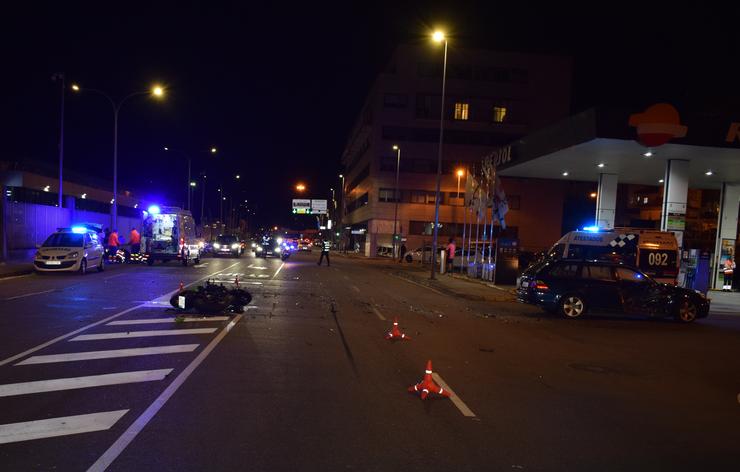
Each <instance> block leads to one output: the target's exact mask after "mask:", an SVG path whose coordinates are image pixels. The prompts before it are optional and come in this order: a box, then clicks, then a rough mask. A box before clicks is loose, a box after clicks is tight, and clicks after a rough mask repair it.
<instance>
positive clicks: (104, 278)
mask: <svg viewBox="0 0 740 472" xmlns="http://www.w3.org/2000/svg"><path fill="white" fill-rule="evenodd" d="M126 274H127V273H126V272H124V273H123V274H116V275H111V276H110V277H103V280H110V279H115V278H116V277H121V276H123V275H126Z"/></svg>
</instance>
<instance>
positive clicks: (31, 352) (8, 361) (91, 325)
mask: <svg viewBox="0 0 740 472" xmlns="http://www.w3.org/2000/svg"><path fill="white" fill-rule="evenodd" d="M237 264H239V263H238V262H235V263H234V264H232V265H230V266H228V267H226V268H225V269H221V270H219V271H216V272H213V273H211V274H208V275H206V276H205V277H201V278H199V279H198V280H196V281H194V282H191V283H189V284H187V285H186V287H189V286H191V285H195V284H197V283H198V282H201V281H203V280H206V279H207V278H209V277H213V276H214V275H216V274H220V273H221V272H223V271H225V270H228V269H230V268H232V267H234V266H235V265H237ZM177 291H178V290H173V291H172V292H170V293H169V294H166V295H165V296H167V301H169V297H171V296H172V295H173V294H175V293H176V292H177ZM151 303H155V301H154V300H149V301H147V302H146V303H142V304H140V305H136V306H132V307H131V308H127V309H125V310H123V311H119V312H118V313H116V314H115V315H111V316H109V317H108V318H104V319H102V320H100V321H96V322H94V323H90V324H89V325H87V326H83V327H82V328H78V329H76V330H74V331H72V332H69V333H67V334H63V335H61V336H58V337H56V338H54V339H52V340H50V341H46V342H45V343H41V344H39V345H38V346H35V347H32V348H31V349H27V350H25V351H23V352H21V353H20V354H16V355H14V356H10V357H8V358H7V359H3V360H2V361H0V366H4V365H5V364H10V363H11V362H13V361H16V360H18V359H20V358H21V357H25V356H27V355H29V354H33V353H34V352H36V351H39V350H41V349H44V348H46V347H49V346H51V345H52V344H54V343H57V342H59V341H62V340H64V339H67V338H69V337H72V336H74V335H75V334H77V333H81V332H83V331H85V330H87V329H90V328H92V327H94V326H98V325H100V324H103V323H107V322H108V321H111V320H114V319H116V318H118V317H119V316H123V315H125V314H126V313H128V312H131V311H134V310H137V309H139V308H143V307H145V306H150V304H151Z"/></svg>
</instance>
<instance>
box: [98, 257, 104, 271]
mask: <svg viewBox="0 0 740 472" xmlns="http://www.w3.org/2000/svg"><path fill="white" fill-rule="evenodd" d="M104 270H105V262H104V261H103V258H102V257H101V258H100V264H98V272H103V271H104Z"/></svg>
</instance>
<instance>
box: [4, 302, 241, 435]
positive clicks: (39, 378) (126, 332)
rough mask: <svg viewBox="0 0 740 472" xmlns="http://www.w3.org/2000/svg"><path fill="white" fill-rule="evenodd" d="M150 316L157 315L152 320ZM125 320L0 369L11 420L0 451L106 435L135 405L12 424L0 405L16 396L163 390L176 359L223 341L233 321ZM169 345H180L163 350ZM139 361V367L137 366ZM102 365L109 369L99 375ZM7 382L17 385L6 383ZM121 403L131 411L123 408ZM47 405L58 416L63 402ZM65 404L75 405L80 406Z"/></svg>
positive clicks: (146, 309)
mask: <svg viewBox="0 0 740 472" xmlns="http://www.w3.org/2000/svg"><path fill="white" fill-rule="evenodd" d="M157 314H159V315H160V316H158V317H154V316H155V315H157ZM126 315H127V316H126V318H125V319H115V320H110V321H108V322H106V323H103V324H99V325H96V326H93V327H92V328H91V329H90V330H88V331H90V332H81V333H79V334H77V335H76V336H73V337H69V338H67V339H63V340H61V341H59V342H56V343H51V344H49V345H47V346H45V347H44V348H43V349H41V350H39V351H38V352H34V353H33V355H31V356H29V357H26V358H23V357H20V358H18V359H17V361H16V362H15V363H12V364H6V365H4V366H2V367H0V379H4V380H5V382H3V380H0V382H3V383H2V384H0V412H3V413H0V418H2V419H5V420H6V421H7V420H8V419H12V420H14V421H9V422H6V423H5V424H0V445H2V444H9V443H16V442H21V441H31V440H38V439H44V438H52V437H61V436H72V435H77V434H82V433H91V432H99V431H107V430H109V429H111V428H113V427H114V426H115V425H116V424H117V423H118V422H119V421H120V420H121V419H122V418H126V417H127V415H128V416H130V412H131V411H135V410H137V409H139V410H140V409H141V405H138V404H136V403H135V400H134V399H129V398H125V399H124V400H120V399H118V400H117V401H111V402H110V404H109V405H108V406H110V407H113V408H105V403H106V402H105V400H103V401H100V402H95V405H96V406H99V408H100V409H101V410H103V411H58V412H57V415H53V416H52V415H49V414H44V415H41V416H42V417H37V418H17V417H16V415H17V414H19V413H15V412H12V411H9V409H8V408H5V409H4V406H3V402H4V401H10V399H12V398H13V397H16V398H17V397H21V398H23V399H26V398H28V399H29V400H28V402H30V401H31V400H30V399H32V398H39V397H43V396H44V395H53V394H54V393H53V392H68V393H67V394H68V395H75V393H74V391H78V392H80V391H81V392H84V391H86V390H87V389H93V388H105V389H113V388H116V386H119V388H121V386H127V387H126V388H127V389H130V388H136V387H135V386H136V385H142V384H162V385H163V387H162V388H165V384H164V383H163V382H164V381H165V379H168V378H170V379H171V378H172V376H173V374H174V373H175V371H176V369H178V368H179V366H182V365H183V362H182V359H180V360H179V361H176V359H179V357H175V356H186V355H191V356H193V355H195V354H196V353H197V351H198V350H199V348H202V347H203V345H204V344H208V341H211V339H212V338H213V336H214V335H216V332H217V331H219V330H220V331H222V333H221V334H219V335H218V336H217V337H220V336H223V335H224V334H225V331H227V328H228V329H230V328H231V326H233V324H234V321H232V322H231V323H229V325H228V326H227V327H224V323H226V322H228V321H230V320H232V317H230V316H213V317H200V316H194V317H186V318H185V319H178V320H176V319H175V318H174V317H161V311H159V310H155V309H153V307H151V306H146V305H142V306H141V307H140V308H139V309H137V310H129V311H127V312H126ZM181 322H182V323H181ZM75 334H76V333H75ZM172 339H178V340H179V339H183V340H186V342H183V343H177V344H172V343H171V341H170V344H166V343H167V342H168V340H172ZM209 346H210V344H209ZM201 351H202V349H201ZM201 354H202V352H201ZM199 357H200V356H199ZM143 363H145V364H146V365H147V368H146V369H140V368H137V367H141V366H142V364H143ZM101 366H104V367H105V369H106V370H108V371H106V372H100V370H101ZM24 369H32V370H24ZM85 370H88V371H89V372H85ZM70 374H73V375H70ZM29 377H36V378H29ZM10 379H12V380H22V381H8V380H10ZM127 391H130V390H127ZM105 392H106V393H105V394H104V395H100V398H103V399H108V398H109V397H111V396H113V393H112V392H113V391H111V390H105ZM126 401H128V402H130V403H131V405H130V406H128V405H125V404H122V402H123V403H125V402H126ZM26 402H27V401H26V400H24V403H26ZM53 403H54V405H56V406H57V407H58V408H59V409H62V410H63V409H64V405H65V404H67V403H68V402H64V401H63V402H53ZM69 403H71V404H74V405H77V406H79V403H75V402H69ZM28 404H30V403H28ZM121 407H124V408H121ZM90 408H92V407H90ZM27 410H32V408H28V409H27ZM24 411H26V410H24ZM2 419H0V423H2V422H3V421H2ZM18 420H22V421H18ZM132 420H133V418H132Z"/></svg>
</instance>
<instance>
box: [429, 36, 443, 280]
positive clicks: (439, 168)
mask: <svg viewBox="0 0 740 472" xmlns="http://www.w3.org/2000/svg"><path fill="white" fill-rule="evenodd" d="M432 39H433V40H434V41H435V42H437V43H442V42H444V45H445V49H444V59H443V61H442V103H441V104H440V107H439V108H440V112H439V152H438V155H437V191H436V194H435V198H434V232H433V233H432V234H433V236H432V274H431V278H432V280H434V279H435V278H436V275H435V273H434V270H435V268H436V265H437V239H438V237H439V200H440V192H439V187H440V185H441V181H442V139H443V138H444V119H445V85H446V83H445V82H446V79H447V38H446V37H445V34H444V33H443V32H441V31H435V32H434V34H433V35H432Z"/></svg>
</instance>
